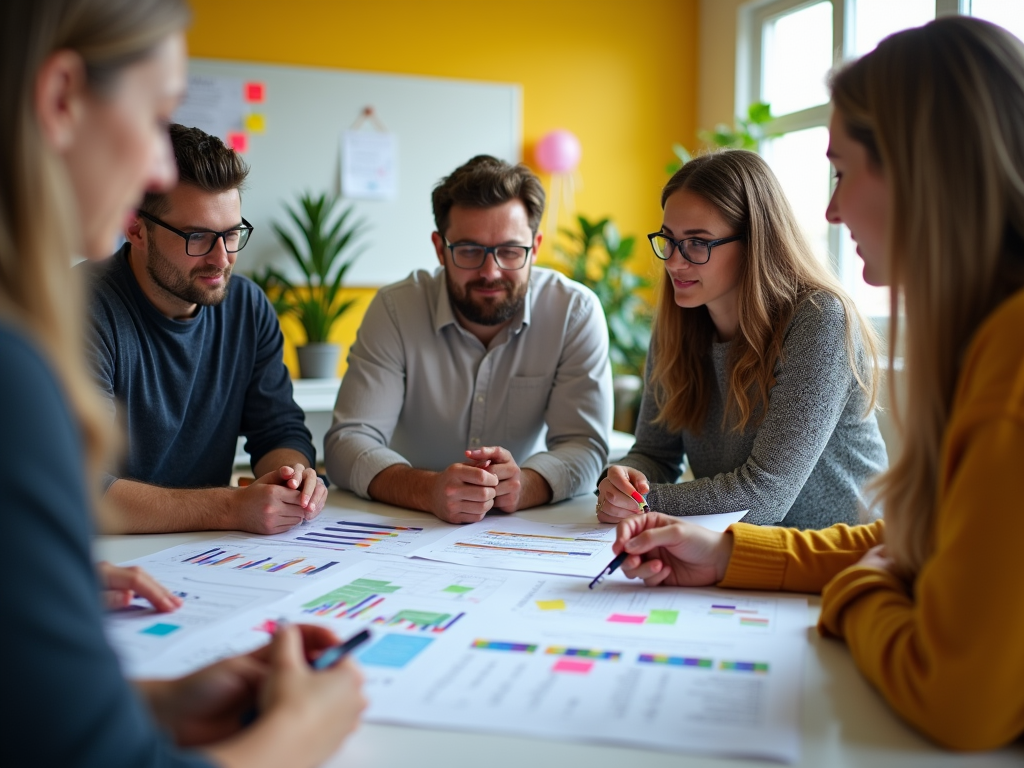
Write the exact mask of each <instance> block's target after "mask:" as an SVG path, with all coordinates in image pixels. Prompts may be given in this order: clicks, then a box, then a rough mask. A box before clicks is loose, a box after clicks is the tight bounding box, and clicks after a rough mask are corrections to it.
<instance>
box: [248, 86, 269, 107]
mask: <svg viewBox="0 0 1024 768" xmlns="http://www.w3.org/2000/svg"><path fill="white" fill-rule="evenodd" d="M266 94H267V87H266V86H265V85H264V84H263V83H246V84H245V100H246V101H247V102H249V103H250V104H262V103H263V99H264V98H266Z"/></svg>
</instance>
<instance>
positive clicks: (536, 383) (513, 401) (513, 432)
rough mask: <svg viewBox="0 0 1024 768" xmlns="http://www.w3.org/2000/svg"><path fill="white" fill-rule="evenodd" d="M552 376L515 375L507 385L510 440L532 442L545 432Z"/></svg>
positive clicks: (506, 430)
mask: <svg viewBox="0 0 1024 768" xmlns="http://www.w3.org/2000/svg"><path fill="white" fill-rule="evenodd" d="M551 384H552V382H551V378H550V377H549V376H513V377H512V379H511V380H510V381H509V384H508V408H507V409H506V411H505V434H506V435H507V436H508V442H509V443H510V444H511V443H519V442H532V441H533V440H536V438H537V436H538V435H539V434H540V433H541V432H543V431H544V427H545V421H544V416H545V413H546V412H547V408H548V398H549V397H550V396H551Z"/></svg>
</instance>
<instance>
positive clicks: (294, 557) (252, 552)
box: [177, 545, 340, 576]
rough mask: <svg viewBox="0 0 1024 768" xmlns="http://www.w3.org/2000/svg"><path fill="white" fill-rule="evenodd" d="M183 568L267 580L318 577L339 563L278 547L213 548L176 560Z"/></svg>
mask: <svg viewBox="0 0 1024 768" xmlns="http://www.w3.org/2000/svg"><path fill="white" fill-rule="evenodd" d="M177 562H178V563H180V564H181V565H191V566H195V567H196V568H211V569H212V568H216V569H218V570H222V571H235V572H246V573H255V574H267V575H268V576H277V575H280V576H317V575H320V574H323V573H325V572H327V571H329V570H330V569H331V568H334V567H335V566H337V565H339V562H340V561H338V560H337V559H333V560H332V559H330V558H329V557H313V556H310V554H309V552H306V551H288V550H284V549H281V548H278V547H273V548H267V547H246V546H245V545H240V546H231V545H227V546H213V547H207V548H205V549H203V550H201V551H198V552H195V553H194V554H186V555H184V556H182V557H181V558H180V559H178V560H177Z"/></svg>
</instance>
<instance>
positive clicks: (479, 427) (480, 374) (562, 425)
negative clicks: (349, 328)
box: [324, 267, 612, 501]
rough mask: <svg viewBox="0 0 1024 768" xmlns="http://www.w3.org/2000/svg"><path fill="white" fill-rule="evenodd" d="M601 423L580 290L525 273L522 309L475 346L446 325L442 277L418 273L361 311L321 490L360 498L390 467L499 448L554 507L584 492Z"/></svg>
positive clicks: (592, 306) (606, 379) (599, 342)
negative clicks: (540, 484) (541, 485)
mask: <svg viewBox="0 0 1024 768" xmlns="http://www.w3.org/2000/svg"><path fill="white" fill-rule="evenodd" d="M611 423H612V383H611V367H610V365H609V361H608V329H607V326H606V324H605V319H604V312H603V311H602V309H601V305H600V304H599V303H598V300H597V297H596V296H595V295H594V294H593V293H592V292H591V291H590V290H588V289H587V288H585V287H584V286H582V285H580V284H579V283H576V282H574V281H572V280H569V279H568V278H566V277H563V276H562V275H561V274H559V273H558V272H554V271H552V270H549V269H544V268H542V267H533V268H532V270H531V274H530V286H529V289H528V290H527V295H526V303H525V305H524V307H523V310H522V311H521V312H520V313H519V314H518V315H517V316H516V317H515V318H513V320H512V322H511V323H509V325H508V326H506V327H505V328H504V329H502V331H501V332H500V333H499V334H498V335H497V336H496V337H495V338H494V339H493V340H492V341H491V344H490V346H489V347H484V345H483V344H482V343H481V342H480V340H479V339H477V338H476V336H474V335H473V334H472V333H470V332H469V331H467V330H466V329H465V328H463V327H462V326H461V325H459V323H458V321H457V320H456V318H455V314H454V312H453V310H452V308H451V304H450V303H449V301H448V289H447V286H446V285H445V277H444V270H443V269H442V268H438V269H437V270H436V271H435V272H434V273H433V274H431V273H430V272H427V271H426V270H419V271H416V272H413V273H412V274H411V275H410V276H409V277H408V278H406V279H405V280H403V281H401V282H399V283H394V284H392V285H389V286H385V287H384V288H382V289H381V290H380V291H379V292H378V293H377V295H376V296H375V297H374V299H373V301H372V302H371V303H370V307H369V309H368V310H367V312H366V316H365V318H364V319H363V324H362V326H361V327H360V328H359V333H358V335H357V337H356V342H355V344H353V345H352V349H351V351H350V353H349V357H348V371H347V372H346V374H345V377H344V379H343V380H342V382H341V389H340V390H339V392H338V399H337V402H336V403H335V406H334V421H333V424H332V426H331V429H330V431H328V433H327V435H326V437H325V438H324V455H325V462H326V466H327V474H328V476H329V477H330V479H331V482H333V483H335V484H336V485H338V486H340V487H341V488H343V489H346V490H351V491H353V492H355V493H357V494H359V495H360V496H363V497H368V492H367V489H368V487H369V485H370V481H371V480H373V478H374V477H376V476H377V474H379V473H380V472H381V471H382V470H384V469H386V468H388V467H390V466H391V465H393V464H407V465H410V466H413V467H416V468H418V469H429V470H434V471H437V472H440V471H442V470H444V469H445V468H446V467H448V466H449V465H451V464H454V463H457V462H461V461H465V458H466V457H465V453H464V452H465V451H466V450H467V449H472V448H480V447H482V446H490V445H500V446H502V447H503V448H506V449H508V450H509V452H511V454H512V456H513V457H514V458H515V461H516V463H517V464H518V465H519V466H520V467H521V468H523V469H532V470H534V471H535V472H537V473H538V474H540V475H541V477H543V478H544V479H545V480H546V481H547V482H548V485H550V486H551V491H552V498H551V500H552V501H561V500H562V499H565V498H568V497H570V496H574V495H576V494H578V493H581V492H583V491H592V490H593V488H594V485H595V484H596V482H597V477H598V475H599V474H600V472H601V470H602V469H603V468H604V464H605V461H606V459H607V456H608V435H609V433H610V430H611ZM545 448H546V450H545Z"/></svg>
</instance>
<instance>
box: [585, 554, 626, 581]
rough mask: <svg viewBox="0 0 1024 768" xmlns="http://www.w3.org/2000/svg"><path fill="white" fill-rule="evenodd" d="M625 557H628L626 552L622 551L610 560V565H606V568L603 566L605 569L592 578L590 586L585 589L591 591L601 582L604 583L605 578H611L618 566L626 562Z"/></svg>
mask: <svg viewBox="0 0 1024 768" xmlns="http://www.w3.org/2000/svg"><path fill="white" fill-rule="evenodd" d="M627 557H629V553H628V552H626V550H622V552H620V553H619V554H617V555H616V556H615V559H614V560H612V561H611V562H610V563H608V565H607V566H605V569H604V570H603V571H601V572H600V573H599V574H597V576H596V577H594V580H593V581H592V582H590V586H589V587H587V589H593V588H594V587H596V586H597V585H598V584H600V583H601V582H602V581H604V577H605V576H611V575H612V574H613V573H614V572H615V570H616V569H617V568H618V567H619V566H620V565H622V564H623V563H624V562H626V558H627Z"/></svg>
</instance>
